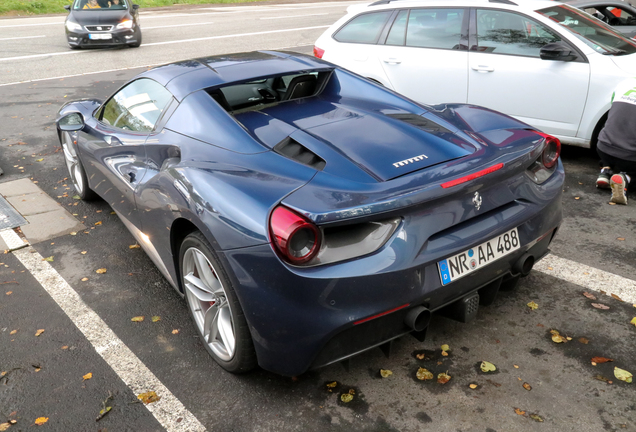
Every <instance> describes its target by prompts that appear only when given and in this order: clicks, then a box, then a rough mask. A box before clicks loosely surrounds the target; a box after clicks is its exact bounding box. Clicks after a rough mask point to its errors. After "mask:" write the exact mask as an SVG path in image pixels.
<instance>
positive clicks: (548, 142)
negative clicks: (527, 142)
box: [537, 132, 561, 168]
mask: <svg viewBox="0 0 636 432" xmlns="http://www.w3.org/2000/svg"><path fill="white" fill-rule="evenodd" d="M537 133H538V134H539V135H541V136H542V137H543V138H544V139H545V147H544V149H543V153H542V154H541V161H542V162H543V165H544V166H545V167H546V168H552V167H553V166H555V165H556V164H557V162H558V160H559V156H560V155H561V141H559V139H558V138H556V137H553V136H552V135H548V134H545V133H543V132H537Z"/></svg>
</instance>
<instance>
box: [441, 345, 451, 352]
mask: <svg viewBox="0 0 636 432" xmlns="http://www.w3.org/2000/svg"><path fill="white" fill-rule="evenodd" d="M441 348H442V351H444V352H446V351H450V347H449V346H448V345H447V344H444V345H442V346H441Z"/></svg>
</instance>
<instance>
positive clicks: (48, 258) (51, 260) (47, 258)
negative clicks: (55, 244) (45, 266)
mask: <svg viewBox="0 0 636 432" xmlns="http://www.w3.org/2000/svg"><path fill="white" fill-rule="evenodd" d="M42 261H48V262H53V255H51V256H50V257H46V258H43V259H42Z"/></svg>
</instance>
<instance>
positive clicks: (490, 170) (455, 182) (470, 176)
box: [441, 163, 504, 189]
mask: <svg viewBox="0 0 636 432" xmlns="http://www.w3.org/2000/svg"><path fill="white" fill-rule="evenodd" d="M503 166H504V164H503V163H498V164H496V165H493V166H491V167H488V168H486V169H483V170H481V171H477V172H475V173H472V174H468V175H467V176H464V177H460V178H457V179H455V180H450V181H447V182H444V183H442V184H441V186H442V187H443V188H444V189H446V188H449V187H453V186H457V185H460V184H462V183H466V182H469V181H471V180H475V179H476V178H479V177H483V176H485V175H488V174H490V173H493V172H495V171H498V170H500V169H502V168H503Z"/></svg>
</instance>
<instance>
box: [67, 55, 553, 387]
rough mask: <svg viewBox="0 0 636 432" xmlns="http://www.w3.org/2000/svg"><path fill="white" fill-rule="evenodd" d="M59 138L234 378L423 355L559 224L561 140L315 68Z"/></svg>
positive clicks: (77, 176) (141, 106) (147, 77)
mask: <svg viewBox="0 0 636 432" xmlns="http://www.w3.org/2000/svg"><path fill="white" fill-rule="evenodd" d="M422 85H436V84H435V83H422ZM57 130H58V134H59V138H60V142H61V145H62V148H63V151H64V158H65V161H66V165H67V167H68V170H69V173H70V178H71V179H72V181H73V184H74V186H75V189H76V190H77V193H78V194H79V195H80V197H81V198H82V199H87V200H88V199H91V198H95V197H97V196H99V197H101V198H102V199H104V200H106V201H107V202H108V203H109V204H110V205H111V206H112V208H113V209H114V210H115V211H116V212H117V214H118V215H119V217H120V218H121V220H122V221H123V223H124V224H125V225H126V226H127V228H128V229H129V230H130V231H131V233H132V234H133V235H134V236H135V238H136V239H137V240H138V241H139V243H140V244H141V245H142V247H143V248H144V250H145V251H146V252H147V254H148V255H149V256H150V258H151V259H152V260H153V261H154V263H155V264H156V265H157V267H158V268H159V269H160V270H161V272H162V273H163V274H164V275H165V277H166V278H167V280H168V281H169V282H170V283H171V284H172V286H174V288H175V289H176V290H177V291H178V292H179V293H181V294H182V295H183V296H184V297H185V301H186V304H187V305H188V307H189V309H190V312H191V314H192V316H193V319H194V322H195V324H196V327H197V329H198V332H199V334H200V336H201V338H202V340H203V342H204V346H205V347H206V349H207V350H208V352H209V353H210V354H211V356H212V357H213V358H214V359H215V360H216V361H217V362H218V363H219V364H220V365H221V366H222V367H223V368H225V369H226V370H228V371H230V372H243V371H247V370H249V369H251V368H253V367H255V366H256V365H257V364H258V365H260V366H261V367H262V368H264V369H267V370H270V371H274V372H277V373H279V374H283V375H292V376H293V375H298V374H301V373H303V372H304V371H306V370H308V369H313V368H317V367H320V366H324V365H327V364H330V363H333V362H336V361H341V360H345V359H348V358H349V357H351V356H353V355H355V354H358V353H360V352H362V351H365V350H367V349H369V348H372V347H378V346H380V347H386V346H388V344H390V343H391V341H392V340H393V339H395V338H397V337H399V336H402V335H404V334H407V333H409V332H411V333H412V334H413V335H414V336H416V337H418V338H419V339H421V340H422V339H423V337H424V335H425V332H426V328H427V326H428V323H429V320H430V317H431V313H432V312H434V311H439V312H440V313H442V314H445V315H447V316H450V317H452V318H455V319H458V320H460V321H463V322H467V321H469V320H470V319H472V318H473V317H474V316H475V314H476V313H477V308H478V306H479V305H480V304H482V305H484V304H490V303H492V301H493V300H494V298H495V295H496V294H497V292H498V291H499V290H500V289H506V288H508V289H509V288H512V287H514V286H515V285H516V283H517V281H518V279H519V277H520V276H523V275H526V274H527V273H528V272H529V271H530V270H531V269H532V266H533V264H534V263H535V262H536V261H537V260H539V259H540V258H542V257H543V256H544V255H545V254H546V253H547V252H548V245H549V244H550V242H551V241H552V239H553V237H554V235H555V233H556V231H557V228H558V227H559V224H560V223H561V217H562V216H561V191H562V185H563V178H564V172H563V166H562V165H561V163H560V159H559V153H560V143H559V141H558V140H557V139H555V138H553V137H551V136H549V135H545V134H543V133H541V132H539V131H537V130H535V129H533V128H532V127H530V126H528V125H527V124H524V123H521V122H519V121H517V120H515V119H513V118H511V117H508V116H506V115H503V114H500V113H497V112H494V111H491V110H488V109H485V108H482V107H478V106H471V105H463V104H444V105H437V106H423V105H420V104H417V103H414V102H413V101H411V100H409V99H406V98H405V97H403V96H400V95H398V94H396V93H394V92H392V91H390V90H387V89H385V88H383V87H381V86H380V85H377V84H375V83H373V82H370V81H367V80H366V79H363V78H361V77H359V76H357V75H355V74H353V73H351V72H348V71H347V70H344V69H341V68H338V67H336V66H334V65H332V64H330V63H327V62H324V61H322V60H319V59H315V58H312V57H309V56H304V55H300V54H292V53H282V52H252V53H245V54H232V55H225V56H215V57H207V58H199V59H196V60H191V61H185V62H180V63H174V64H169V65H165V66H161V67H157V68H155V69H152V70H150V71H147V72H144V73H142V74H141V75H139V76H137V77H136V78H134V79H133V80H132V81H130V82H128V83H127V84H126V85H124V86H123V87H122V88H120V89H119V90H117V91H116V92H115V93H114V94H113V95H112V96H111V97H110V98H108V99H107V100H106V101H105V102H101V101H98V100H81V101H77V102H72V103H69V104H66V105H65V106H63V107H62V109H61V110H60V112H59V116H58V119H57Z"/></svg>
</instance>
